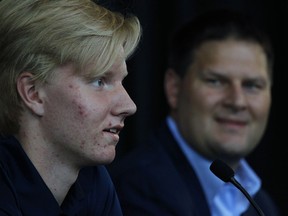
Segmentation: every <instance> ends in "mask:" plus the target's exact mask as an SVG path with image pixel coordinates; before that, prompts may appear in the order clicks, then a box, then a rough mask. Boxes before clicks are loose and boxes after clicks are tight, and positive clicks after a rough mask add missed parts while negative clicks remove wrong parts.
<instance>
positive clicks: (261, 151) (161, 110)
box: [98, 0, 288, 215]
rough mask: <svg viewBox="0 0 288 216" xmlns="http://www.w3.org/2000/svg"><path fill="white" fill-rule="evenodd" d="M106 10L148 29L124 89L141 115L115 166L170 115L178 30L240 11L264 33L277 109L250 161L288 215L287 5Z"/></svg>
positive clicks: (149, 2) (180, 1) (113, 5)
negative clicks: (169, 79) (200, 18)
mask: <svg viewBox="0 0 288 216" xmlns="http://www.w3.org/2000/svg"><path fill="white" fill-rule="evenodd" d="M98 2H99V3H100V4H102V5H104V6H106V7H108V8H110V9H112V10H116V11H120V12H121V13H124V14H129V13H133V14H135V15H137V16H138V17H139V19H140V22H141V24H142V27H143V36H142V39H141V42H140V45H139V48H138V50H137V51H136V53H135V54H134V55H133V57H132V58H131V59H129V60H128V62H127V66H128V71H129V75H128V77H127V78H126V79H125V81H124V85H125V87H126V89H127V91H128V93H129V94H130V96H131V98H132V99H133V100H134V102H135V103H136V105H137V107H138V110H137V113H136V114H135V115H134V116H132V117H129V118H128V119H127V120H126V122H125V129H124V130H123V131H122V132H121V136H120V137H121V138H120V142H119V144H118V146H117V156H116V159H115V161H114V162H113V163H117V160H118V159H119V158H121V157H122V156H123V155H125V154H126V153H127V152H129V151H130V150H131V149H133V148H134V147H135V146H136V145H137V143H139V142H140V141H141V140H143V139H145V137H146V136H147V135H148V134H149V131H151V130H153V128H154V127H157V126H158V124H159V123H160V121H161V120H163V118H164V117H165V115H166V114H167V104H166V101H165V96H164V92H163V75H164V72H165V67H166V57H167V56H166V54H167V47H168V40H169V38H170V36H171V35H172V34H173V32H174V30H175V29H176V28H178V27H179V26H180V25H181V24H183V23H185V22H187V21H189V20H190V19H192V18H193V17H194V16H195V15H197V14H198V13H201V12H204V11H206V10H211V9H215V8H228V9H233V10H238V11H240V12H243V13H246V14H247V15H249V16H251V17H252V18H253V19H254V20H255V21H256V22H257V23H258V24H259V26H260V27H262V28H264V29H265V30H266V31H267V32H268V34H269V36H270V38H271V40H272V44H273V46H274V52H275V66H274V85H273V89H272V97H273V100H272V109H271V113H270V120H269V124H268V128H267V130H266V133H265V136H264V137H263V139H262V141H261V143H260V145H259V147H258V148H257V149H256V151H254V152H253V154H251V155H250V156H249V157H248V161H249V162H250V164H251V165H252V167H254V169H255V171H256V172H257V174H258V175H259V176H260V177H261V178H262V183H263V185H264V187H265V188H266V189H267V190H268V192H269V193H270V194H271V195H272V197H273V198H274V200H275V201H276V203H277V204H278V206H279V207H280V208H281V210H282V213H283V215H288V204H287V202H288V183H287V180H288V177H287V173H286V171H288V147H286V145H287V144H286V140H285V137H284V134H285V131H287V127H286V123H285V121H286V120H287V114H286V110H287V105H286V104H287V103H286V99H287V98H288V90H287V89H285V84H286V83H287V81H288V80H287V72H286V70H287V69H286V65H287V63H286V62H287V61H288V58H287V57H288V56H287V48H288V44H287V39H288V33H287V32H288V31H287V29H288V1H287V0H277V1H271V0H233V1H231V0H169V1H157V0H100V1H98ZM285 119H286V120H285Z"/></svg>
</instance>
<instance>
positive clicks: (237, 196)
mask: <svg viewBox="0 0 288 216" xmlns="http://www.w3.org/2000/svg"><path fill="white" fill-rule="evenodd" d="M170 51H171V52H170V57H169V67H168V69H167V71H166V74H165V81H164V85H165V93H166V96H167V101H168V104H169V106H170V114H169V116H167V119H166V120H165V121H164V122H163V124H162V125H161V127H160V128H159V129H158V130H157V131H155V133H154V134H152V135H151V137H150V138H148V139H147V140H146V143H145V144H146V146H147V147H146V149H140V150H135V152H132V153H131V155H128V156H127V158H124V159H123V161H118V162H117V164H115V166H112V167H111V174H112V177H113V179H114V183H115V185H116V190H117V192H118V195H119V199H120V203H121V204H122V207H123V211H124V213H125V215H126V216H130V215H131V216H134V215H137V216H141V215H161V216H164V215H165V216H166V215H173V216H176V215H177V216H178V215H179V216H192V215H199V216H209V215H213V216H240V215H245V216H257V215H258V213H257V211H256V210H255V209H254V208H253V207H252V205H250V203H249V201H248V200H247V199H246V197H245V196H244V195H243V194H242V193H241V192H240V191H239V190H238V189H237V188H235V187H234V186H233V185H232V184H229V183H225V182H222V181H221V180H220V179H218V178H217V177H216V176H215V175H214V174H213V173H212V172H211V171H210V169H209V167H210V165H211V163H212V161H214V160H215V159H221V160H223V161H225V162H226V163H227V164H228V165H229V166H231V167H232V168H233V169H234V171H235V178H236V179H237V180H238V181H239V182H240V184H241V185H242V186H243V187H244V188H246V190H247V191H248V193H250V194H251V196H252V197H253V198H254V199H255V201H256V203H258V205H259V206H260V208H262V210H263V212H264V213H265V214H266V215H269V216H272V215H273V216H275V215H278V213H277V208H276V206H275V204H274V203H273V201H272V200H271V198H270V197H269V196H268V195H267V193H266V192H265V191H264V189H263V188H262V187H261V180H260V179H259V177H258V176H257V174H256V173H255V172H254V171H253V170H252V168H251V167H250V166H249V165H248V163H247V161H246V160H245V157H246V156H247V155H248V154H249V153H250V152H252V151H253V150H254V149H255V148H256V147H257V145H258V144H259V141H260V139H261V137H262V135H263V133H264V131H265V128H266V125H267V121H268V116H269V110H270V106H271V85H272V67H273V58H272V50H271V47H270V43H269V41H268V39H267V38H266V36H264V35H263V34H262V33H261V32H260V31H258V30H257V28H256V27H254V26H251V25H250V21H249V20H248V21H247V20H245V19H242V17H241V16H240V15H239V16H238V14H237V13H235V14H234V13H233V12H231V13H230V12H229V11H222V10H220V11H214V12H211V11H210V12H209V13H208V14H203V15H202V16H199V17H198V18H196V19H195V20H194V21H192V22H190V23H187V24H186V25H185V26H183V28H181V29H180V30H179V31H178V32H177V33H176V35H175V37H174V38H173V40H172V44H171V47H170Z"/></svg>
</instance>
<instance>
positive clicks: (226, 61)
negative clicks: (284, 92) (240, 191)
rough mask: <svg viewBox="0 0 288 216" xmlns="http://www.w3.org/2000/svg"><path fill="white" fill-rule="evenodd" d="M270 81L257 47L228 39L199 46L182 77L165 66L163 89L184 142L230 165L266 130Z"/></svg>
mask: <svg viewBox="0 0 288 216" xmlns="http://www.w3.org/2000/svg"><path fill="white" fill-rule="evenodd" d="M270 82H271V81H270V78H269V75H268V68H267V59H266V56H265V55H264V52H263V50H262V48H261V47H260V46H259V45H257V44H255V43H252V42H245V41H237V40H234V39H229V40H224V41H210V42H206V43H204V44H202V45H201V46H200V47H199V48H198V50H197V52H196V55H195V61H194V63H193V64H192V65H191V66H190V68H189V69H188V72H187V74H186V76H185V77H184V79H182V80H181V79H180V78H179V77H178V76H177V75H176V74H175V73H174V71H173V70H168V71H167V74H166V82H165V85H166V86H165V88H166V93H167V98H168V102H169V104H170V107H171V115H172V116H173V118H174V119H175V120H176V122H177V123H178V127H179V129H180V132H181V133H182V135H183V136H184V138H185V139H186V140H187V142H188V143H189V144H190V145H192V146H193V148H195V149H196V150H197V151H199V152H200V153H201V154H202V155H203V156H204V157H207V158H208V159H212V160H213V159H215V158H221V159H224V160H226V161H227V162H229V163H230V165H231V166H232V167H234V168H235V167H236V164H237V161H238V160H239V159H240V158H241V157H243V156H246V155H247V154H248V153H250V152H251V151H252V150H253V149H254V148H255V147H256V146H257V145H258V143H259V141H260V139H261V137H262V135H263V133H264V131H265V127H266V125H267V121H268V116H269V109H270V105H271V83H270ZM169 88H170V90H169Z"/></svg>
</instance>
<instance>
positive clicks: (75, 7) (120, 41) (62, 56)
mask: <svg viewBox="0 0 288 216" xmlns="http://www.w3.org/2000/svg"><path fill="white" fill-rule="evenodd" d="M140 35H141V27H140V24H139V20H138V18H137V17H135V16H133V15H131V16H127V17H124V15H122V14H120V13H117V12H112V11H110V10H108V9H106V8H104V7H102V6H100V5H98V4H96V3H94V2H92V1H90V0H2V1H1V2H0V50H1V52H0V94H1V96H0V134H2V135H9V134H15V133H17V132H18V130H19V123H18V121H19V116H20V112H21V101H20V98H19V96H18V93H17V90H16V80H17V77H18V76H19V74H20V73H22V72H24V71H30V72H32V73H33V74H34V76H35V80H37V81H38V80H39V82H42V83H44V82H45V81H46V80H47V78H48V77H50V76H51V75H52V72H53V69H55V68H56V67H57V66H60V65H63V64H67V63H73V65H74V66H75V67H76V68H77V72H79V73H81V72H83V71H84V67H85V66H87V65H88V64H91V63H93V65H95V68H93V75H95V76H96V75H100V74H102V73H104V72H105V71H107V70H108V68H110V67H111V65H112V64H113V62H114V61H115V58H116V57H117V56H116V55H117V54H118V53H119V52H118V51H119V49H120V48H121V47H123V48H124V53H125V57H126V58H128V57H129V56H130V55H131V54H132V53H133V52H134V50H135V49H136V46H137V44H138V43H139V39H140Z"/></svg>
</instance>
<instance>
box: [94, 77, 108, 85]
mask: <svg viewBox="0 0 288 216" xmlns="http://www.w3.org/2000/svg"><path fill="white" fill-rule="evenodd" d="M104 84H105V83H104V80H103V79H102V78H100V79H96V80H95V81H93V85H94V86H96V87H102V86H104Z"/></svg>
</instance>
